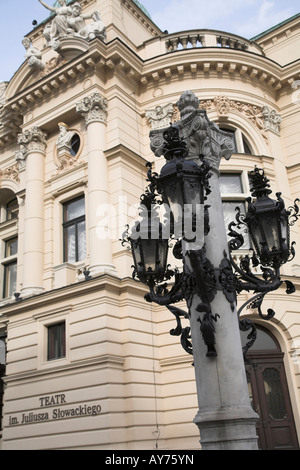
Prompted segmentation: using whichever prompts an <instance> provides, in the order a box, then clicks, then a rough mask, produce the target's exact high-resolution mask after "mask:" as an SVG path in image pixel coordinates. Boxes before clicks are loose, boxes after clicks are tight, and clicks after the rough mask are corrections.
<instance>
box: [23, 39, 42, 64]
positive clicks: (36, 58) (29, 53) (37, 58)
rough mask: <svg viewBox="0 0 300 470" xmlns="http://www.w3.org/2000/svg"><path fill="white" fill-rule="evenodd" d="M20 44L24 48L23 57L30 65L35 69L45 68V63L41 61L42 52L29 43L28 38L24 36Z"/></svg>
mask: <svg viewBox="0 0 300 470" xmlns="http://www.w3.org/2000/svg"><path fill="white" fill-rule="evenodd" d="M22 44H23V46H24V47H25V49H26V54H25V58H26V59H28V64H29V65H30V67H32V68H33V69H35V70H43V69H44V68H45V64H44V63H43V62H42V53H41V52H40V51H39V50H38V49H37V48H36V47H33V46H32V45H31V41H30V39H29V38H24V39H23V41H22ZM30 46H32V47H30Z"/></svg>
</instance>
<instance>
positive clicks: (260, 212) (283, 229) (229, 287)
mask: <svg viewBox="0 0 300 470" xmlns="http://www.w3.org/2000/svg"><path fill="white" fill-rule="evenodd" d="M249 181H250V186H251V192H252V195H253V197H254V198H256V200H253V199H252V198H247V203H248V211H247V214H246V215H243V214H241V212H240V208H239V207H237V208H236V211H237V215H236V221H235V222H234V221H232V222H231V223H230V224H229V226H228V229H229V233H228V235H229V236H232V237H233V238H232V239H231V240H230V241H229V251H230V253H231V252H232V251H233V250H237V249H239V248H240V247H241V246H242V245H243V244H244V237H243V236H242V234H241V232H237V231H235V230H234V227H236V228H237V229H239V230H241V229H242V228H243V227H244V228H245V230H246V231H248V232H249V233H250V236H251V240H252V242H253V246H254V250H253V249H252V250H251V251H252V256H251V257H250V256H249V255H246V256H244V257H242V258H241V260H240V263H239V265H237V263H236V262H235V261H234V259H233V257H232V256H231V255H230V261H228V260H227V256H225V258H224V260H223V262H222V267H223V269H222V270H221V275H222V276H223V277H222V282H223V290H224V293H225V295H226V297H227V299H228V300H229V301H231V302H234V300H235V297H236V293H240V292H242V291H244V290H245V291H248V292H249V291H251V290H252V291H254V292H255V293H256V295H255V296H254V297H252V298H251V299H249V300H247V302H245V303H244V304H243V305H242V306H241V307H240V309H239V310H238V316H239V315H240V314H241V312H242V311H243V310H244V308H245V307H246V306H247V307H248V308H252V309H257V310H258V314H259V316H260V317H261V318H262V319H264V320H270V319H271V318H273V317H274V315H275V312H274V310H273V309H268V313H267V315H264V314H263V313H262V310H261V305H262V302H263V300H264V297H265V295H266V294H267V293H268V292H271V291H274V290H277V289H278V288H279V287H280V286H281V285H282V284H283V283H285V284H286V287H287V289H286V293H287V294H292V293H294V292H295V287H294V284H293V283H292V282H291V281H289V280H285V281H282V280H281V275H280V267H281V265H283V264H285V263H286V262H288V261H292V260H293V259H294V257H295V250H294V244H295V243H294V242H292V243H291V242H290V226H292V225H294V223H295V222H296V221H297V219H298V218H299V215H298V213H299V207H298V202H299V199H296V200H295V201H294V205H293V206H290V207H289V208H288V210H286V208H285V204H284V201H283V199H282V198H281V193H276V196H277V200H274V199H271V198H270V197H269V195H270V194H271V193H272V191H271V190H270V189H269V188H270V185H269V180H268V179H267V177H266V176H265V173H264V171H263V170H262V169H259V168H257V167H255V169H254V170H253V171H251V172H250V173H249ZM229 265H230V267H229ZM251 265H252V267H257V266H260V271H261V273H262V275H261V276H257V275H255V274H254V273H253V272H252V271H251ZM231 267H232V268H233V271H232V270H231ZM226 270H227V271H226ZM226 275H227V277H226ZM240 329H241V330H242V331H248V330H250V329H251V332H250V334H249V335H248V339H249V342H248V343H247V344H246V345H245V346H244V348H243V349H244V355H246V353H247V351H248V349H249V348H250V347H251V346H252V345H253V343H254V341H255V339H256V328H255V325H254V323H253V322H252V321H251V320H249V319H243V320H241V321H240Z"/></svg>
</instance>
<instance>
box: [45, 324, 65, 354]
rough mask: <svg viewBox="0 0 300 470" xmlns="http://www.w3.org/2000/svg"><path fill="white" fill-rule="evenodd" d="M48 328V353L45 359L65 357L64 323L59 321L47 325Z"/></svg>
mask: <svg viewBox="0 0 300 470" xmlns="http://www.w3.org/2000/svg"><path fill="white" fill-rule="evenodd" d="M47 330H48V354H47V360H48V361H53V360H54V359H61V358H64V357H66V323H65V322H60V323H56V324H54V325H49V326H48V327H47Z"/></svg>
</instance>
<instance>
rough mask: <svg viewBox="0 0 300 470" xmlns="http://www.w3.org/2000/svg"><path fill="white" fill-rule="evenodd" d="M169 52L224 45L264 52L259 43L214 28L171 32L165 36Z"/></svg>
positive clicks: (224, 46)
mask: <svg viewBox="0 0 300 470" xmlns="http://www.w3.org/2000/svg"><path fill="white" fill-rule="evenodd" d="M165 43H166V50H167V52H174V51H179V50H182V49H192V48H204V47H222V48H227V49H236V50H242V51H248V50H249V51H252V52H256V53H259V54H262V49H261V48H260V46H258V44H256V43H254V42H252V41H249V40H248V39H245V38H242V37H241V36H237V35H235V34H229V33H224V32H223V31H214V30H200V31H199V30H192V31H183V32H180V33H174V34H169V35H167V36H166V38H165Z"/></svg>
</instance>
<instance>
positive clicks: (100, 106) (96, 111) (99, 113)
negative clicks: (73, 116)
mask: <svg viewBox="0 0 300 470" xmlns="http://www.w3.org/2000/svg"><path fill="white" fill-rule="evenodd" d="M107 104H108V103H107V99H106V98H103V96H101V95H100V93H94V94H93V95H91V96H89V97H85V98H83V100H82V101H80V102H79V103H77V104H76V111H77V113H79V114H81V115H82V116H83V117H84V118H85V122H86V125H87V126H88V125H89V124H90V123H91V122H102V123H106V120H107Z"/></svg>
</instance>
